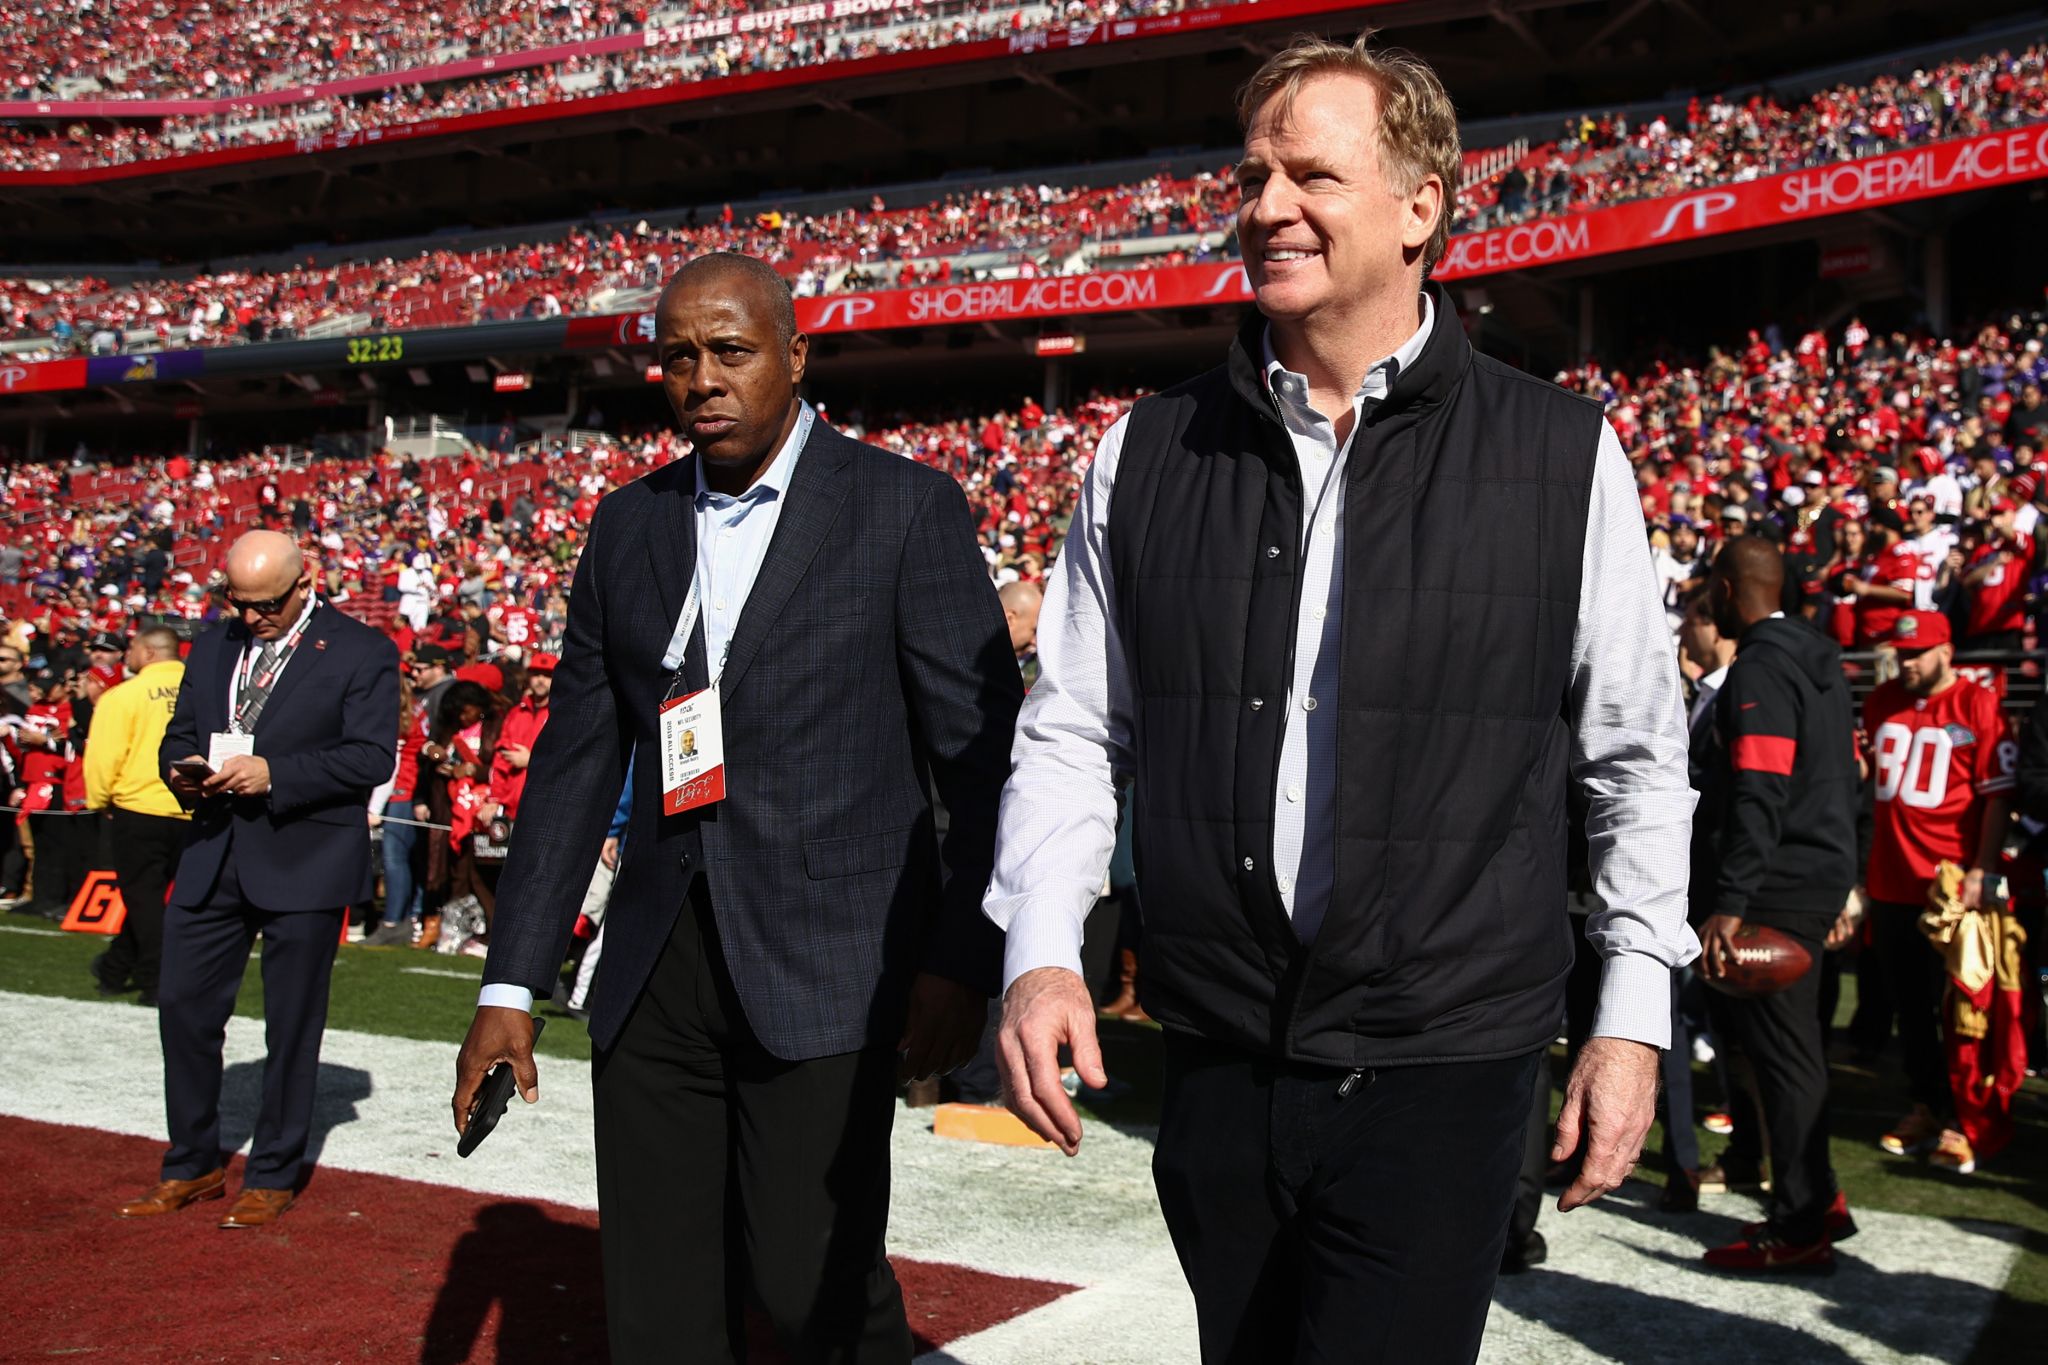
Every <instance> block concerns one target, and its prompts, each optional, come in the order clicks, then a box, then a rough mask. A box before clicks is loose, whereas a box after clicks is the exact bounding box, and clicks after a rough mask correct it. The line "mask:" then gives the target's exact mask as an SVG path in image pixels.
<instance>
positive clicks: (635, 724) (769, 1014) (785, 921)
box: [387, 421, 1023, 1061]
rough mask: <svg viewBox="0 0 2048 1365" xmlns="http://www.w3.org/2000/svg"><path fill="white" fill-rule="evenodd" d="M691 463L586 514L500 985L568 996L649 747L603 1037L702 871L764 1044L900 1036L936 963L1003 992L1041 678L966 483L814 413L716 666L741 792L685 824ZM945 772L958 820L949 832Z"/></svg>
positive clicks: (632, 996)
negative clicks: (942, 833) (1027, 655)
mask: <svg viewBox="0 0 2048 1365" xmlns="http://www.w3.org/2000/svg"><path fill="white" fill-rule="evenodd" d="M696 480H697V466H696V458H695V457H694V456H692V457H688V458H685V459H681V460H677V461H676V462H675V463H673V464H670V465H665V466H663V467H662V468H661V469H659V470H656V471H655V472H654V473H652V474H649V475H647V476H646V477H645V478H643V479H639V480H637V481H635V482H633V483H630V484H627V485H626V486H625V487H624V488H621V489H619V490H618V491H617V492H615V493H613V494H611V495H610V496H609V497H607V498H606V499H605V500H604V501H603V503H601V504H600V505H599V507H598V510H597V514H596V516H595V517H594V518H593V519H592V521H591V526H590V533H589V537H588V539H587V541H586V542H585V545H584V550H583V557H582V560H581V561H580V562H579V563H578V565H577V567H576V581H575V585H574V587H573V588H572V589H571V591H570V595H569V631H568V637H567V642H566V648H565V649H564V650H563V652H562V662H561V665H560V667H559V668H557V669H556V670H555V690H554V695H553V699H552V701H551V703H550V705H549V710H550V712H551V713H552V718H551V719H550V720H549V721H548V726H547V728H546V729H545V730H543V731H542V732H541V736H540V739H539V740H538V741H537V742H536V743H535V744H534V748H533V762H532V764H531V765H530V772H529V776H528V777H527V782H526V792H525V795H524V796H523V797H522V798H521V802H520V819H519V832H518V834H517V835H516V836H515V837H514V838H513V840H512V848H511V853H510V856H509V859H508V861H507V863H506V866H505V871H504V874H503V876H502V877H501V878H500V880H499V883H498V908H497V914H496V915H495V916H494V917H493V920H492V924H491V953H490V958H489V959H488V960H487V961H486V962H485V964H484V980H485V981H486V982H511V983H516V984H518V985H522V986H525V987H527V988H528V989H529V990H531V991H533V993H534V994H535V995H542V996H544V995H548V994H551V993H552V992H553V990H554V988H555V983H556V976H557V973H558V971H559V969H560V967H561V964H562V958H563V955H564V954H565V953H566V951H567V949H568V945H569V931H570V929H571V927H572V926H573V924H574V923H575V919H576V907H577V906H578V904H580V903H581V898H582V894H583V892H582V889H581V888H583V887H585V886H587V885H588V883H589V881H590V869H591V868H593V867H595V866H596V865H597V854H598V849H599V847H600V845H602V844H603V842H604V836H605V830H606V827H607V826H608V824H609V823H610V820H611V817H612V812H613V811H614V810H615V809H616V808H617V806H618V800H619V790H620V788H621V787H622V786H623V785H624V783H625V777H626V770H627V763H628V759H629V757H630V756H632V755H633V754H635V753H637V754H638V757H639V761H638V762H637V763H635V764H634V765H633V817H632V823H631V825H630V827H629V831H628V833H627V836H626V845H625V847H626V852H625V854H624V856H623V857H622V858H621V860H620V863H619V869H618V881H617V883H616V884H615V886H614V889H613V891H612V902H611V910H610V912H609V914H608V916H607V919H606V929H605V933H606V935H607V938H608V943H607V945H606V949H605V952H606V957H605V961H606V963H607V966H606V967H605V985H604V988H603V989H602V990H600V991H599V992H598V993H597V996H596V997H595V1001H594V1004H593V1006H592V1014H591V1021H590V1035H591V1038H592V1040H593V1041H594V1042H595V1043H596V1045H597V1046H598V1047H600V1048H604V1047H609V1046H610V1045H611V1043H612V1041H613V1040H614V1039H615V1038H616V1037H617V1036H618V1032H619V1029H620V1028H621V1027H622V1026H623V1025H624V1023H625V1020H626V1016H627V1015H628V1014H629V1013H630V1012H631V1011H632V1008H633V1005H634V1003H635V1002H636V1001H637V1000H638V999H639V997H640V993H641V990H642V988H643V987H644V985H645V984H646V981H647V978H648V975H649V973H650V972H651V971H652V970H653V967H654V964H655V962H656V960H657V959H658V958H659V957H660V956H661V952H662V947H663V945H664V944H666V943H667V942H668V938H669V934H670V932H671V930H672V929H673V927H674V925H675V922H676V915H677V913H678V910H679V909H680V907H682V906H683V905H684V904H685V903H686V901H687V900H688V897H689V893H690V887H691V883H692V882H693V881H694V880H695V879H696V878H697V877H699V876H702V877H705V878H706V879H707V880H708V883H709V889H710V893H711V908H712V912H713V914H714V915H715V916H716V918H717V922H718V943H719V947H720V949H721V950H722V951H723V953H724V955H725V962H726V966H727V967H728V968H729V969H730V971H731V973H732V978H733V984H734V985H735V986H736V987H737V988H738V991H739V998H740V1004H741V1006H742V1007H743V1009H744V1010H745V1013H746V1018H747V1023H748V1024H749V1025H750V1026H751V1027H752V1029H753V1030H754V1032H755V1034H756V1035H758V1036H759V1038H760V1040H761V1043H762V1045H763V1046H765V1047H766V1048H767V1049H768V1051H769V1052H771V1053H772V1054H774V1055H775V1056H777V1057H780V1058H783V1059H785V1060H792V1061H794V1060H801V1059H804V1058H810V1057H824V1056H832V1055H836V1054H838V1053H843V1052H851V1051H854V1050H855V1049H858V1048H862V1047H866V1046H870V1045H877V1044H891V1043H894V1042H895V1041H896V1038H897V1036H898V1035H899V1034H900V1032H901V1031H902V1026H903V1018H904V1011H905V1008H906V1005H907V1001H908V999H909V993H910V983H911V980H912V978H913V977H914V976H915V975H916V974H917V973H919V972H921V971H926V972H935V973H937V974H939V975H941V976H945V977H948V978H950V979H952V980H955V981H960V982H963V983H965V984H967V985H970V986H974V987H977V988H979V989H981V990H984V991H987V992H990V993H993V992H994V991H995V989H996V987H997V985H998V982H999V978H1000V975H1001V966H1002V953H1003V948H1002V934H1001V933H1000V931H998V930H997V929H996V927H995V926H994V925H993V924H992V923H990V922H989V920H988V919H987V918H986V917H984V916H983V915H982V913H981V898H982V895H983V893H984V892H985V891H986V890H987V888H988V877H989V867H990V864H991V862H992V860H993V858H994V848H995V816H996V802H997V799H998V797H999V796H1000V795H1001V792H1002V787H1003V779H1004V778H1005V777H1007V776H1008V775H1009V770H1010V738H1011V733H1012V731H1013V729H1014V728H1015V725H1016V719H1017V705H1018V702H1019V701H1020V700H1021V698H1022V694H1023V685H1022V683H1021V682H1020V681H1019V679H1018V676H1017V662H1016V657H1015V655H1014V654H1012V652H1011V650H1010V635H1009V631H1008V629H1007V628H1006V627H1005V626H1004V625H1003V613H1002V609H1001V607H1000V606H999V605H998V604H997V601H996V591H995V587H994V586H993V585H992V584H991V583H990V582H989V578H988V571H987V569H986V568H985V567H984V566H983V564H982V562H981V556H980V553H979V552H978V551H977V550H976V548H975V543H974V526H973V522H972V519H971V518H970V517H969V516H968V511H967V499H966V497H965V495H963V494H962V493H961V491H960V486H959V485H958V484H957V483H955V482H954V481H953V480H952V479H950V478H948V477H947V476H946V475H944V474H941V473H939V472H938V471H936V470H933V469H928V468H926V467H925V466H923V465H920V464H916V463H914V462H912V461H910V460H905V459H901V458H899V457H897V456H894V455H889V454H885V453H883V452H882V451H879V450H876V449H875V448H874V447H872V446H865V445H862V444H860V443H859V442H857V441H853V440H849V439H848V438H847V437H845V436H842V435H840V434H839V433H838V432H836V431H834V430H832V429H831V428H830V427H828V426H826V425H825V424H824V423H823V422H822V421H821V422H819V423H818V424H817V425H816V426H814V427H813V428H812V430H811V435H810V439H809V441H808V442H807V443H806V444H805V446H804V449H803V455H802V458H801V461H800V462H799V463H798V465H797V466H796V469H795V472H794V473H793V475H792V476H791V481H790V486H789V491H788V493H787V494H786V495H785V496H786V497H787V502H786V503H785V505H784V507H783V509H782V515H781V519H780V520H779V521H778V522H777V524H776V528H775V535H774V537H773V539H772V540H771V541H770V542H769V546H768V552H767V556H766V558H764V559H763V560H762V562H761V570H760V574H759V576H758V577H757V578H756V579H755V580H754V586H753V590H752V592H751V594H750V595H749V596H748V598H747V601H746V605H745V607H744V609H743V610H742V611H741V612H740V618H739V623H738V625H737V627H736V628H735V630H734V632H733V636H732V640H731V642H730V648H729V650H728V651H727V654H726V662H725V671H724V673H723V675H722V676H721V678H720V680H719V696H720V699H721V702H722V704H723V708H724V729H725V752H726V764H727V772H726V796H725V799H724V800H723V801H721V802H719V803H717V804H716V805H712V806H705V807H700V808H698V809H696V810H692V811H689V812H687V813H686V814H683V815H680V816H670V815H664V814H663V813H662V800H661V762H660V751H659V747H658V745H659V732H658V729H657V718H656V712H657V708H658V707H659V705H660V702H661V699H662V696H663V692H664V689H665V688H667V686H668V685H669V681H670V678H669V674H668V673H667V672H666V671H665V670H663V668H662V667H661V657H662V651H663V649H664V648H665V647H666V646H667V644H668V639H669V633H670V631H671V630H672V629H673V628H674V624H675V621H676V617H677V614H678V609H679V608H680V607H681V606H682V604H683V600H684V598H685V596H686V595H687V594H688V592H689V587H690V573H691V566H692V565H693V564H695V563H696V521H695V515H694V511H693V502H694V498H695V494H696ZM704 656H705V650H704V636H703V623H702V622H701V621H700V622H699V623H698V626H697V633H696V635H695V637H694V638H693V639H692V641H691V645H690V649H689V654H688V658H687V662H686V664H685V686H686V687H687V688H691V689H695V688H701V687H703V686H705V684H706V682H707V677H706V672H705V668H704ZM387 761H388V760H387ZM927 778H929V779H930V782H931V784H932V785H933V786H935V787H936V788H937V791H938V794H939V796H940V797H942V798H943V799H944V801H945V804H946V809H947V810H948V811H949V812H950V814H951V820H952V824H951V829H950V830H949V832H948V835H947V838H946V841H945V845H944V848H943V851H942V849H941V846H940V844H939V842H938V840H937V839H936V837H935V836H934V834H933V828H932V803H931V798H930V795H929V788H928V787H927V785H926V784H927ZM942 858H943V861H942ZM613 963H616V964H617V965H616V969H615V968H614V966H613V965H610V964H613Z"/></svg>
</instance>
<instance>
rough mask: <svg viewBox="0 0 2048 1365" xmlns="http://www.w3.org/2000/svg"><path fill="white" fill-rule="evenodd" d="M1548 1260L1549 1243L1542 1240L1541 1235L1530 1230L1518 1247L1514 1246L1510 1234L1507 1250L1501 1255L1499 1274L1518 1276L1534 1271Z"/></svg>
mask: <svg viewBox="0 0 2048 1365" xmlns="http://www.w3.org/2000/svg"><path fill="white" fill-rule="evenodd" d="M1549 1259H1550V1243H1548V1242H1546V1241H1544V1240H1543V1234H1542V1233H1540V1232H1537V1231H1535V1230H1534V1229H1533V1228H1532V1229H1531V1230H1530V1232H1529V1235H1528V1236H1527V1237H1525V1238H1523V1239H1522V1242H1521V1245H1519V1246H1517V1245H1516V1244H1515V1238H1514V1235H1513V1234H1512V1233H1510V1234H1509V1235H1508V1247H1507V1250H1506V1251H1504V1252H1502V1253H1501V1258H1500V1273H1501V1274H1503V1275H1519V1274H1521V1273H1522V1272H1523V1271H1525V1270H1533V1269H1535V1268H1536V1267H1537V1266H1539V1265H1542V1264H1543V1263H1544V1262H1545V1261H1547V1260H1549Z"/></svg>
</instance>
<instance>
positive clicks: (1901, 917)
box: [1870, 901, 1955, 1119]
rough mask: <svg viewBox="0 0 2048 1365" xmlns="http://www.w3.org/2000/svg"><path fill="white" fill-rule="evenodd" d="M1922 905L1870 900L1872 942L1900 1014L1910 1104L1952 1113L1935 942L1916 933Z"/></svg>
mask: <svg viewBox="0 0 2048 1365" xmlns="http://www.w3.org/2000/svg"><path fill="white" fill-rule="evenodd" d="M1921 909H1922V907H1920V906H1917V905H1899V904H1896V903H1893V902H1889V901H1873V902H1871V906H1870V934H1871V942H1872V946H1873V947H1874V948H1876V949H1877V957H1878V961H1879V963H1880V964H1881V965H1882V969H1883V971H1884V983H1885V989H1886V990H1887V991H1888V992H1889V993H1890V995H1891V999H1892V1008H1893V1009H1895V1010H1897V1011H1898V1017H1899V1051H1900V1054H1901V1056H1902V1059H1903V1060H1904V1061H1905V1064H1906V1087H1907V1089H1908V1090H1909V1091H1910V1092H1911V1095H1912V1099H1913V1103H1915V1104H1924V1105H1926V1106H1927V1107H1928V1108H1929V1109H1932V1110H1933V1111H1934V1113H1935V1116H1936V1117H1937V1118H1943V1119H1946V1118H1949V1117H1951V1116H1953V1114H1954V1113H1955V1099H1954V1097H1953V1096H1952V1095H1950V1093H1949V1088H1948V1063H1947V1061H1946V1060H1944V1059H1943V1057H1942V1055H1941V994H1942V990H1943V988H1944V980H1943V978H1944V976H1945V970H1944V968H1943V967H1942V965H1941V958H1940V956H1939V955H1937V954H1936V953H1935V951H1934V945H1933V944H1931V943H1929V942H1928V941H1927V936H1926V935H1924V934H1922V933H1921V932H1920V927H1919V924H1918V922H1917V921H1918V920H1919V918H1920V911H1921Z"/></svg>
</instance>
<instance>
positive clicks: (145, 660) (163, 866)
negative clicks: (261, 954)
mask: <svg viewBox="0 0 2048 1365" xmlns="http://www.w3.org/2000/svg"><path fill="white" fill-rule="evenodd" d="M127 664H128V670H129V672H130V673H132V674H134V676H133V677H131V678H130V679H129V680H128V681H127V682H124V683H120V684H118V685H116V686H114V687H110V688H108V689H107V692H106V695H104V696H102V697H101V698H100V701H99V705H98V706H96V707H94V708H93V713H92V728H91V729H90V730H89V731H87V732H86V737H85V804H86V808H87V809H88V810H91V811H94V812H97V813H99V814H100V817H101V818H102V819H103V820H105V821H106V834H107V843H106V848H107V849H108V851H109V853H110V854H111V858H110V861H111V862H112V864H113V871H114V875H115V877H116V878H117V879H118V880H119V882H120V887H121V901H122V903H123V904H124V905H125V906H126V907H127V915H126V916H125V917H124V918H123V919H122V921H121V932H120V934H119V935H117V936H116V937H115V939H114V943H113V946H112V947H110V948H108V949H107V951H106V952H104V953H101V954H100V955H99V956H98V957H96V958H94V959H93V960H92V974H93V978H94V980H96V981H97V982H98V983H99V990H100V994H101V995H121V994H124V993H126V992H128V991H131V990H132V991H139V992H140V996H139V1000H140V1002H141V1003H142V1004H144V1005H151V1006H154V1005H155V1004H156V976H157V969H158V967H159V966H160V965H161V964H162V962H163V951H164V899H165V897H166V895H168V893H169V891H170V885H171V878H172V876H173V874H174V873H175V871H176V869H177V866H178V853H179V850H180V849H182V848H183V847H184V843H185V829H186V826H187V824H188V823H189V822H190V820H191V817H190V816H189V815H187V814H186V813H185V811H184V809H183V808H182V807H181V806H179V805H178V798H177V797H175V796H173V795H171V789H170V788H169V787H167V786H165V785H164V780H163V777H162V776H161V774H160V771H159V769H158V767H157V750H158V748H159V747H161V746H162V744H163V740H164V730H165V729H166V728H167V727H168V726H169V725H170V723H171V710H172V708H173V707H174V706H176V704H177V701H178V685H179V684H180V683H182V682H183V681H184V679H185V665H184V663H183V662H182V661H180V659H179V658H178V636H177V632H175V631H173V630H171V629H169V628H168V627H166V626H152V627H150V628H149V629H148V630H145V631H141V632H140V633H138V634H137V635H136V637H135V639H134V640H133V641H131V642H130V643H129V646H128V658H127Z"/></svg>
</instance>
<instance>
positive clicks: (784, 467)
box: [697, 398, 818, 507]
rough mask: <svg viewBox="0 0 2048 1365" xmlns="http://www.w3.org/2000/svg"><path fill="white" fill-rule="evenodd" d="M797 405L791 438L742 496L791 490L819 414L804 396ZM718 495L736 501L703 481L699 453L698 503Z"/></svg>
mask: <svg viewBox="0 0 2048 1365" xmlns="http://www.w3.org/2000/svg"><path fill="white" fill-rule="evenodd" d="M796 406H797V415H796V425H795V426H793V427H791V428H790V429H789V439H788V440H786V441H784V442H783V443H782V449H780V450H778V451H776V452H775V458H774V459H772V460H770V461H769V462H768V468H767V470H766V471H764V472H763V473H762V475H761V477H760V478H758V479H756V480H755V481H754V483H753V485H752V486H751V487H749V488H748V489H747V491H746V492H744V493H741V494H739V495H738V496H739V497H741V498H769V497H775V498H780V497H782V496H783V495H784V494H786V493H788V492H789V481H790V480H791V479H792V478H793V477H795V475H796V462H797V457H798V456H800V455H802V454H803V453H804V442H806V441H808V440H809V439H810V438H811V425H812V423H814V422H816V421H817V418H818V414H817V413H816V411H814V410H813V409H812V407H811V405H810V404H809V403H806V402H804V400H803V399H801V398H799V399H797V400H796ZM716 498H722V499H726V500H728V501H736V499H735V498H734V497H733V496H732V495H731V494H726V493H720V492H718V491H717V490H716V489H714V488H712V487H711V485H709V484H707V483H706V482H704V460H703V458H702V457H701V456H700V457H699V458H698V460H697V505H698V506H699V507H702V506H703V505H704V504H705V503H706V502H707V501H709V500H712V499H716Z"/></svg>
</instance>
